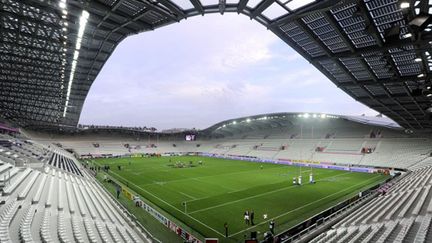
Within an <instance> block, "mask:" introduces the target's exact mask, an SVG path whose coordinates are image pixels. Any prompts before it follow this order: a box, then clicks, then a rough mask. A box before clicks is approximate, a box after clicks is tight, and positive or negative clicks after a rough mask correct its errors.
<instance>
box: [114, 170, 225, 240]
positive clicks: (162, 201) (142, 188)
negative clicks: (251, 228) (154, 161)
mask: <svg viewBox="0 0 432 243" xmlns="http://www.w3.org/2000/svg"><path fill="white" fill-rule="evenodd" d="M111 172H112V173H114V174H116V175H117V176H118V177H120V178H122V179H123V180H126V179H125V178H124V177H123V176H120V175H119V174H117V173H115V172H113V171H111ZM126 181H128V182H129V183H130V184H132V185H134V186H136V187H138V188H140V189H141V190H143V191H145V192H146V193H148V194H150V195H152V196H153V197H155V198H156V199H158V200H160V201H161V202H163V203H165V204H166V205H168V206H170V207H171V208H173V209H175V210H177V211H179V212H180V213H182V214H184V215H185V216H187V217H189V218H191V219H193V220H194V221H196V222H198V223H200V224H201V225H203V226H204V227H206V228H208V229H210V230H212V231H213V232H215V233H217V234H218V235H220V236H222V237H225V235H224V234H222V233H220V232H219V231H217V230H215V229H213V228H212V227H210V226H208V225H206V224H204V223H203V222H201V221H199V220H198V219H196V218H194V217H192V216H190V215H189V214H186V213H184V212H183V211H182V210H180V209H178V208H176V207H175V206H173V205H171V204H170V203H168V202H167V201H165V200H163V199H162V198H160V197H158V196H156V195H154V194H153V193H151V192H149V191H147V190H146V189H144V188H142V187H139V186H137V185H136V184H134V183H132V182H130V181H129V180H126Z"/></svg>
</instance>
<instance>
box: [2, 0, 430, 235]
mask: <svg viewBox="0 0 432 243" xmlns="http://www.w3.org/2000/svg"><path fill="white" fill-rule="evenodd" d="M431 9H432V3H431V2H430V1H426V0H287V1H275V0H238V1H236V0H229V1H224V0H220V1H207V0H202V1H200V0H152V1H147V0H76V1H75V0H1V1H0V37H1V38H0V81H1V82H0V101H1V102H0V191H1V195H0V242H83V243H86V242H137V243H138V242H197V243H198V242H208V243H215V242H226V243H234V242H250V243H252V242H431V241H432V223H431V221H432V192H431V183H432V140H431V131H432V130H431V128H432V100H431V97H432V89H431V87H432V82H431V80H430V77H429V73H431V70H432V59H431V54H430V53H431V52H432V49H431V44H432V35H431V30H432V15H431V14H432V10H431ZM210 13H214V14H222V15H223V14H224V13H227V14H228V13H238V14H241V15H245V16H247V17H248V18H250V19H253V20H255V21H256V22H257V23H259V24H261V25H263V26H264V27H266V28H267V30H268V31H270V32H272V33H273V34H274V35H275V36H277V37H278V38H279V39H280V40H281V42H283V43H286V44H287V45H288V46H289V47H290V48H292V49H293V50H294V51H295V52H296V53H298V54H299V55H300V56H301V57H302V58H304V59H305V60H306V61H307V62H309V63H310V64H311V65H312V66H313V67H314V68H315V69H317V70H319V72H321V73H322V74H323V75H324V76H325V77H326V78H327V79H328V80H327V81H328V82H332V83H333V84H335V85H336V86H337V88H338V89H339V90H341V91H343V92H344V93H345V94H347V95H349V96H350V97H351V98H353V99H354V100H356V101H358V102H360V103H361V104H364V105H366V106H367V107H369V108H370V109H373V110H375V111H377V112H378V113H379V114H380V115H378V116H366V115H344V114H329V113H326V112H312V111H303V112H291V111H286V112H274V113H266V114H257V115H251V116H242V117H241V116H238V117H237V118H234V119H228V120H223V121H221V120H222V119H221V120H219V122H218V123H216V124H213V125H211V126H209V127H207V128H204V129H171V130H165V131H157V129H155V128H153V127H142V126H141V127H137V126H135V127H134V126H115V125H108V126H107V125H82V124H79V120H80V116H81V114H82V111H83V106H84V102H85V100H86V99H87V98H88V94H89V91H90V88H91V86H92V84H93V82H94V81H95V79H96V77H98V75H99V74H100V72H101V70H102V68H103V67H104V65H105V63H106V62H107V60H108V59H109V58H110V57H111V54H112V53H113V52H114V50H115V49H116V48H117V46H118V45H119V43H121V42H122V41H123V40H125V39H126V38H127V37H129V36H133V35H136V34H138V33H141V32H150V31H153V30H156V31H157V29H158V28H160V27H164V26H167V25H170V24H175V23H177V22H180V21H182V22H183V21H187V20H186V19H188V18H191V17H194V16H199V15H207V14H210ZM304 92H305V93H306V92H308V90H305V91H304ZM124 119H128V118H127V117H124Z"/></svg>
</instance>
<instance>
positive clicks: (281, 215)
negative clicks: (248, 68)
mask: <svg viewBox="0 0 432 243" xmlns="http://www.w3.org/2000/svg"><path fill="white" fill-rule="evenodd" d="M379 176H380V175H378V176H375V177H372V178H370V179H368V180H366V181H363V182H361V183H358V184H356V185H353V186H350V187H347V188H345V189H344V190H342V191H338V192H335V193H333V194H330V195H328V196H325V197H323V198H320V199H318V200H315V201H313V202H310V203H308V204H305V205H303V206H301V207H298V208H295V209H293V210H290V211H288V212H285V213H283V214H280V215H278V216H276V217H273V218H270V219H268V220H266V221H263V222H261V223H259V224H256V225H254V226H252V227H249V228H246V229H244V230H241V231H239V232H237V233H234V234H231V235H229V236H228V237H231V236H234V235H237V234H239V233H242V232H245V231H248V230H250V229H252V228H255V227H257V226H259V225H262V224H265V223H267V222H269V221H270V220H274V219H277V218H280V217H283V216H285V215H287V214H290V213H292V212H294V211H297V210H299V209H302V208H304V207H307V206H309V205H312V204H314V203H316V202H319V201H321V200H323V199H326V198H328V197H331V196H334V195H337V194H339V193H341V192H344V191H347V190H349V189H351V188H353V187H356V186H358V185H362V184H364V183H365V182H367V181H370V180H372V179H375V178H377V177H379Z"/></svg>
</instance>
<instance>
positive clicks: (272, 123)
mask: <svg viewBox="0 0 432 243" xmlns="http://www.w3.org/2000/svg"><path fill="white" fill-rule="evenodd" d="M315 119H316V120H323V119H343V120H346V121H350V122H354V123H360V124H365V125H369V126H374V127H382V128H389V129H394V130H402V128H401V127H400V126H399V125H398V124H396V123H395V122H393V121H392V120H390V119H389V118H387V117H382V116H378V117H371V116H345V115H334V114H325V113H317V112H281V113H271V114H260V115H254V116H248V117H240V118H235V119H230V120H226V121H221V122H218V123H216V124H214V125H213V126H210V127H209V128H206V129H204V130H203V131H202V132H204V133H209V134H212V135H216V136H221V137H225V136H229V135H233V134H238V133H244V132H251V131H257V130H266V129H269V128H271V129H279V128H284V127H290V126H292V125H293V124H294V123H297V124H298V123H299V122H300V123H303V122H304V121H307V120H309V121H312V120H315ZM305 124H306V123H305ZM317 124H319V123H317Z"/></svg>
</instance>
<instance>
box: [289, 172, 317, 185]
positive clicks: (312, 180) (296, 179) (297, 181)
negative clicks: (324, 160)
mask: <svg viewBox="0 0 432 243" xmlns="http://www.w3.org/2000/svg"><path fill="white" fill-rule="evenodd" d="M309 183H310V184H315V183H316V182H315V178H314V176H313V174H312V173H310V174H309ZM293 185H299V186H301V185H302V176H298V177H293Z"/></svg>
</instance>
